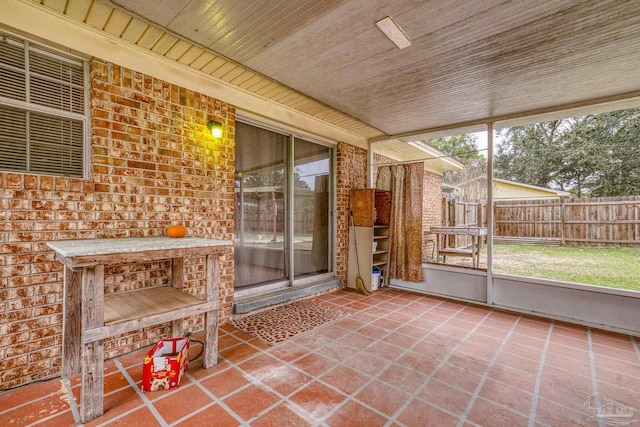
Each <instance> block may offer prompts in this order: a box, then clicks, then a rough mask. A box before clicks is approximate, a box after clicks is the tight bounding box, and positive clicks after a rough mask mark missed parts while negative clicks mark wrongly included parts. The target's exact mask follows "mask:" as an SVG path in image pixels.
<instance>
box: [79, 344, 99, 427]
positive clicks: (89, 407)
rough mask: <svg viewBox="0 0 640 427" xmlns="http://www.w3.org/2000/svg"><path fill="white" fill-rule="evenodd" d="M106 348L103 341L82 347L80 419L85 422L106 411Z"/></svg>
mask: <svg viewBox="0 0 640 427" xmlns="http://www.w3.org/2000/svg"><path fill="white" fill-rule="evenodd" d="M103 399H104V349H103V346H102V342H101V341H97V342H92V343H88V344H85V345H84V346H83V347H82V384H81V386H80V419H81V420H82V422H83V423H86V422H89V421H91V420H93V419H94V418H96V417H99V416H100V415H102V414H103V412H104V407H103Z"/></svg>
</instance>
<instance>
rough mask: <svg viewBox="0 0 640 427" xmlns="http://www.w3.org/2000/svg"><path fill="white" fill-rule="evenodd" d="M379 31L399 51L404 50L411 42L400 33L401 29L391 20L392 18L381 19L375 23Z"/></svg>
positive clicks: (403, 33) (402, 32)
mask: <svg viewBox="0 0 640 427" xmlns="http://www.w3.org/2000/svg"><path fill="white" fill-rule="evenodd" d="M376 25H377V26H378V28H380V31H382V32H383V33H384V35H385V36H387V37H388V38H389V40H391V41H392V42H393V43H394V44H395V45H396V46H398V48H399V49H404V48H405V47H408V46H411V40H409V37H407V35H406V34H405V32H404V31H402V28H400V27H399V26H398V24H396V21H394V20H393V18H392V17H390V16H387V17H385V18H382V19H381V20H379V21H378V22H376Z"/></svg>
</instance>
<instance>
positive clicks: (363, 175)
mask: <svg viewBox="0 0 640 427" xmlns="http://www.w3.org/2000/svg"><path fill="white" fill-rule="evenodd" d="M336 150H337V153H336V161H337V165H336V187H337V188H336V193H337V197H336V200H337V205H336V219H337V220H336V224H337V225H336V228H337V229H336V275H337V276H338V277H340V278H341V279H342V283H343V284H344V285H346V283H347V262H348V260H347V257H348V255H349V191H350V190H351V189H353V188H365V187H366V185H367V150H365V149H362V148H358V147H356V146H353V145H349V144H345V143H339V144H338V146H337V147H336Z"/></svg>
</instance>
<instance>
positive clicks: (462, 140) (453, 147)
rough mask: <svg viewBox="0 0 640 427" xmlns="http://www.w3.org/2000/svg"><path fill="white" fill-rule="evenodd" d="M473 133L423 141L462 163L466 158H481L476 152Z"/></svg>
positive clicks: (475, 138)
mask: <svg viewBox="0 0 640 427" xmlns="http://www.w3.org/2000/svg"><path fill="white" fill-rule="evenodd" d="M477 139H478V138H477V137H476V136H475V135H471V134H464V135H457V136H448V137H441V138H433V139H428V140H426V141H424V142H425V143H427V144H429V145H431V146H432V147H435V148H437V149H438V150H440V151H443V152H445V153H447V154H451V155H452V156H455V157H457V158H458V159H459V160H460V161H462V162H463V163H464V162H465V161H466V160H473V159H482V158H483V157H482V156H481V155H480V154H479V153H478V147H477V146H476V140H477Z"/></svg>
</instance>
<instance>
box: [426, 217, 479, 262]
mask: <svg viewBox="0 0 640 427" xmlns="http://www.w3.org/2000/svg"><path fill="white" fill-rule="evenodd" d="M429 232H430V233H431V234H437V237H436V260H437V261H438V262H440V256H442V257H443V259H444V260H445V261H446V257H447V256H463V257H470V258H471V260H472V262H473V266H474V267H476V268H477V267H478V266H479V265H480V238H481V237H482V236H486V235H487V228H486V227H467V226H454V227H445V226H441V227H431V228H429ZM440 235H444V236H470V237H471V247H470V248H448V247H446V246H445V247H441V246H440ZM446 240H447V239H446V238H445V242H446ZM445 244H446V243H445Z"/></svg>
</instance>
